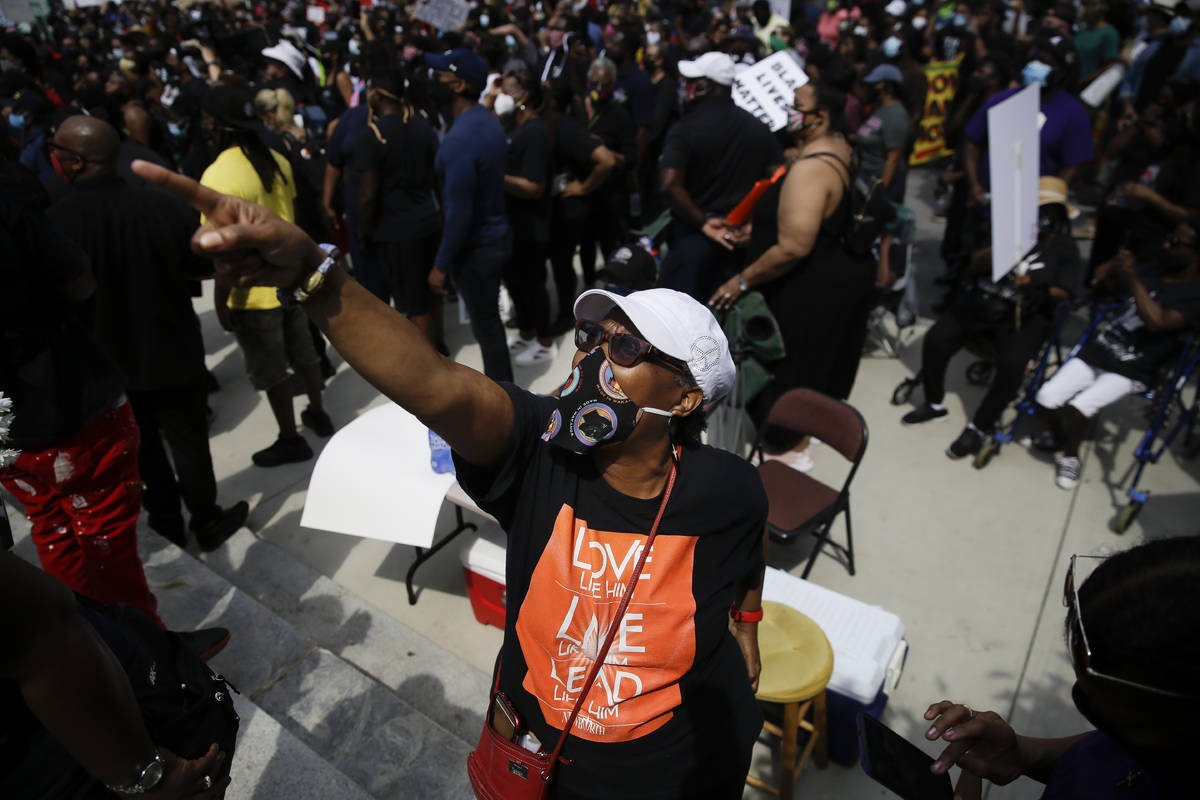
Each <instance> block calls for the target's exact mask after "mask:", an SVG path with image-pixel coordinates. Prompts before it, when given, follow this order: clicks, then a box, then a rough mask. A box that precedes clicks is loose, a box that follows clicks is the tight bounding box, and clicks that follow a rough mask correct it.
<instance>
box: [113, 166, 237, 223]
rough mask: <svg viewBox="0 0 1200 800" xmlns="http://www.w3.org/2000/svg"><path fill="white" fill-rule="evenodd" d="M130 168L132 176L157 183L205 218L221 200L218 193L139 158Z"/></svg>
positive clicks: (184, 176)
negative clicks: (131, 168) (132, 172)
mask: <svg viewBox="0 0 1200 800" xmlns="http://www.w3.org/2000/svg"><path fill="white" fill-rule="evenodd" d="M132 167H133V171H134V174H136V175H137V176H139V177H140V178H142V179H143V180H146V181H149V182H150V183H157V184H158V185H159V186H161V187H163V188H164V189H166V190H167V191H169V192H170V193H171V194H173V195H175V196H176V197H178V198H179V199H180V200H182V201H184V202H185V203H187V204H188V205H189V206H191V207H192V208H194V209H196V210H197V211H199V212H200V213H201V214H203V215H204V216H206V217H207V216H210V215H211V214H212V212H213V211H215V210H216V208H217V201H218V200H220V199H221V193H220V192H217V191H215V190H213V189H210V188H208V187H207V186H201V185H200V184H199V183H198V182H197V181H194V180H192V179H191V178H189V177H187V176H186V175H180V174H179V173H178V172H172V171H171V170H169V169H167V168H166V167H161V166H159V165H158V164H152V163H151V162H149V161H143V160H141V159H140V158H139V159H135V160H134V162H133V165H132Z"/></svg>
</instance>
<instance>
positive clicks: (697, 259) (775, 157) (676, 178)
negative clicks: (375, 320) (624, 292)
mask: <svg viewBox="0 0 1200 800" xmlns="http://www.w3.org/2000/svg"><path fill="white" fill-rule="evenodd" d="M679 74H680V76H681V77H682V78H683V85H684V90H683V91H684V115H683V118H682V119H680V120H679V121H678V122H676V123H675V124H674V125H673V126H672V127H671V130H670V132H669V133H667V140H666V142H665V143H664V145H663V152H662V156H661V157H660V158H659V161H658V166H659V181H660V187H661V189H662V192H663V195H664V197H665V199H666V203H667V206H668V207H669V208H670V209H671V211H672V213H673V218H672V222H671V227H670V230H669V232H668V235H667V241H668V252H667V257H666V260H665V261H664V262H663V264H662V272H661V275H660V277H659V282H660V285H661V286H665V287H667V288H669V289H676V290H678V291H681V292H685V293H686V294H690V295H691V296H692V297H695V298H697V299H700V300H705V301H707V300H708V298H709V296H710V295H711V294H712V290H713V288H714V287H715V286H716V285H717V284H718V283H720V282H722V281H724V280H725V279H727V278H728V277H729V276H730V275H732V274H734V273H735V272H737V270H738V267H739V266H740V265H741V263H742V261H741V252H740V251H736V250H735V249H734V246H733V243H732V240H731V238H727V237H732V234H731V233H730V231H729V229H728V226H727V225H726V224H725V222H724V217H725V215H726V214H728V213H729V212H730V211H731V210H732V209H733V207H734V206H736V205H737V204H738V202H739V201H740V200H741V199H742V198H743V197H744V196H745V195H746V193H747V192H748V191H749V190H750V187H751V186H753V185H754V182H755V181H757V180H759V179H760V178H765V177H769V176H770V175H771V173H772V172H774V171H775V169H776V168H777V167H779V166H780V165H782V164H783V151H782V150H781V149H780V147H779V144H778V143H777V142H776V141H775V137H774V136H772V135H771V132H770V130H769V129H768V128H767V127H766V126H765V125H763V124H762V123H761V122H760V121H759V120H758V119H757V118H755V117H754V116H753V115H751V114H750V113H749V112H748V111H745V110H743V109H741V108H739V107H737V106H736V105H734V103H733V99H732V97H731V96H730V86H731V85H732V84H733V77H734V65H733V59H731V58H730V57H729V56H728V55H725V54H724V53H705V54H704V55H702V56H700V57H699V58H697V59H694V60H691V61H681V62H679Z"/></svg>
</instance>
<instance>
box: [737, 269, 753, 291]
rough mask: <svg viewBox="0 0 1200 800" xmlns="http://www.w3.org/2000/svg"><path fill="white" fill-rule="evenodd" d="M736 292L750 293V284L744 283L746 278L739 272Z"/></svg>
mask: <svg viewBox="0 0 1200 800" xmlns="http://www.w3.org/2000/svg"><path fill="white" fill-rule="evenodd" d="M738 291H739V292H741V293H742V294H745V293H746V292H748V291H750V284H748V283H746V278H745V277H744V276H743V275H742V273H740V272H739V273H738Z"/></svg>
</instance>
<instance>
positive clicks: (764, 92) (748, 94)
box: [733, 50, 808, 131]
mask: <svg viewBox="0 0 1200 800" xmlns="http://www.w3.org/2000/svg"><path fill="white" fill-rule="evenodd" d="M806 83H808V76H807V75H805V74H804V68H803V67H802V66H801V65H800V62H799V60H798V59H797V58H796V56H794V55H792V53H791V51H789V50H782V51H780V52H778V53H776V54H775V55H773V56H771V57H769V58H764V59H763V60H762V61H759V62H758V63H757V64H752V65H751V66H749V67H746V68H745V69H744V70H742V71H741V72H739V73H738V74H737V77H736V78H734V81H733V102H735V103H737V104H738V106H740V107H741V108H744V109H745V110H747V111H749V112H750V113H751V114H753V115H754V116H756V117H758V118H759V119H760V120H762V121H763V123H764V124H765V125H767V126H768V127H769V128H770V129H771V130H772V131H778V130H782V129H783V128H784V126H786V125H787V111H786V110H785V108H786V107H787V106H790V105H792V103H794V102H795V97H796V89H798V88H800V87H801V86H803V85H804V84H806Z"/></svg>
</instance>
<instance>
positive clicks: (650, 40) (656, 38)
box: [646, 31, 662, 44]
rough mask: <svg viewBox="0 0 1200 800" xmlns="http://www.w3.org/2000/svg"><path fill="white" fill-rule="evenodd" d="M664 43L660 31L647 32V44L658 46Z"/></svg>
mask: <svg viewBox="0 0 1200 800" xmlns="http://www.w3.org/2000/svg"><path fill="white" fill-rule="evenodd" d="M661 41H662V34H661V33H659V32H658V31H647V32H646V44H658V43H659V42H661Z"/></svg>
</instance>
